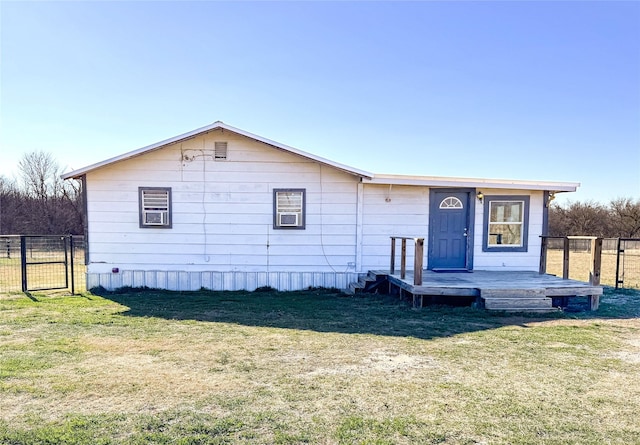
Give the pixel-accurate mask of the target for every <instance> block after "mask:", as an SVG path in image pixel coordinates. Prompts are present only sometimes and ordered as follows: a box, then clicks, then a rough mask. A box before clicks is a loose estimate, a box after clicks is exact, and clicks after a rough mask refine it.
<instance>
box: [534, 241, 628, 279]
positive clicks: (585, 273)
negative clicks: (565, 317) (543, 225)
mask: <svg viewBox="0 0 640 445" xmlns="http://www.w3.org/2000/svg"><path fill="white" fill-rule="evenodd" d="M564 242H565V238H563V237H549V238H548V240H547V263H546V265H547V273H548V274H551V275H556V276H558V277H562V271H563V264H564ZM591 248H592V242H591V240H590V239H574V238H569V277H568V278H570V279H572V280H579V281H589V271H590V270H591V265H592V257H591ZM600 284H603V285H606V286H612V287H624V288H634V289H640V239H623V238H621V239H619V238H605V239H603V240H602V256H601V271H600Z"/></svg>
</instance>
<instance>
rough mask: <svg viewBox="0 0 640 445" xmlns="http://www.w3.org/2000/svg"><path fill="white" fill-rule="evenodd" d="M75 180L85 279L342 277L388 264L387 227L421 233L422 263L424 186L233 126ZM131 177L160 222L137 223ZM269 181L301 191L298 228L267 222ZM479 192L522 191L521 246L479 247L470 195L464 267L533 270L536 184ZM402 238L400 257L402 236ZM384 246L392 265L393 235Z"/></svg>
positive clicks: (249, 283)
mask: <svg viewBox="0 0 640 445" xmlns="http://www.w3.org/2000/svg"><path fill="white" fill-rule="evenodd" d="M216 141H226V142H228V157H227V160H214V159H213V148H214V143H215V142H216ZM86 187H87V197H88V226H89V255H90V264H89V268H88V280H89V281H88V283H89V286H90V287H91V286H97V285H102V286H105V287H107V288H111V289H112V288H117V287H120V286H149V287H162V288H168V289H176V290H186V289H199V288H201V287H205V288H210V289H217V290H223V289H224V290H237V289H247V290H253V289H255V288H256V287H260V286H266V285H269V286H273V287H276V288H278V289H282V290H287V289H291V290H293V289H302V288H305V287H308V286H324V287H332V286H334V287H340V288H346V287H347V286H348V284H349V283H350V282H352V281H356V280H357V277H358V273H366V272H367V271H368V270H371V269H383V270H384V269H388V267H389V260H390V257H389V256H390V237H391V236H407V237H423V238H425V249H424V254H425V260H424V265H425V267H426V266H427V256H428V247H429V246H428V238H429V237H428V235H429V188H428V187H425V186H417V185H415V186H413V185H406V186H399V185H394V186H392V187H390V186H388V185H379V184H370V183H365V184H361V183H360V180H359V178H358V177H356V176H353V175H350V174H348V173H344V172H342V171H340V170H336V169H334V168H332V167H329V166H326V165H324V166H323V165H321V164H319V163H318V162H315V161H310V160H308V159H305V158H301V157H299V156H296V155H294V154H291V153H288V152H285V151H282V150H280V149H277V148H274V147H272V146H269V145H266V144H262V143H260V142H256V141H254V140H252V139H249V138H245V137H243V136H239V135H236V134H233V133H228V132H221V131H212V132H210V133H206V134H203V135H200V136H198V137H195V138H193V139H190V140H187V141H183V142H182V143H175V144H172V145H170V146H167V147H165V148H162V149H159V150H156V151H152V152H147V153H145V154H143V155H141V156H138V157H136V158H132V159H128V160H126V161H122V162H116V163H114V164H111V165H108V166H105V167H103V168H100V169H98V170H94V171H91V172H89V173H88V174H87V181H86ZM138 187H170V188H171V191H172V215H171V216H172V224H173V225H172V228H170V229H157V228H140V227H139V207H138ZM274 188H303V189H305V190H306V228H305V229H304V230H274V229H273V189H274ZM358 190H360V195H358ZM482 191H483V193H484V194H485V196H489V195H509V194H513V195H529V196H530V197H531V198H530V210H529V211H530V214H529V235H528V251H527V252H483V251H482V241H483V206H482V204H481V203H479V202H477V201H476V207H475V208H476V211H475V215H474V221H475V222H474V239H473V241H474V258H473V262H474V268H475V269H479V270H537V267H538V262H539V252H540V235H541V233H542V223H543V221H542V219H543V202H542V201H543V193H542V192H538V191H533V192H529V191H522V190H504V189H500V190H498V189H496V190H491V189H484V188H483V189H482ZM359 196H360V198H359ZM359 199H361V201H360V202H359V201H358V200H359ZM472 199H475V197H474V196H473V195H472ZM359 211H360V212H361V213H360V216H359V215H358V212H359ZM357 240H361V245H360V246H357V245H356V243H357ZM407 247H408V249H407V252H408V258H407V264H408V266H409V267H412V266H413V243H412V242H411V241H409V242H408V245H407ZM396 252H397V255H398V257H397V260H396V264H398V265H399V253H400V243H399V242H398V244H397V249H396ZM114 268H117V269H118V272H117V273H112V270H113V269H114Z"/></svg>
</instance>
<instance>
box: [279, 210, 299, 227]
mask: <svg viewBox="0 0 640 445" xmlns="http://www.w3.org/2000/svg"><path fill="white" fill-rule="evenodd" d="M298 217H299V214H298V213H280V214H279V215H278V225H279V226H280V227H298V226H299V225H300V224H299V223H298Z"/></svg>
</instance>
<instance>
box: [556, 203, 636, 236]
mask: <svg viewBox="0 0 640 445" xmlns="http://www.w3.org/2000/svg"><path fill="white" fill-rule="evenodd" d="M549 235H551V236H570V235H585V236H599V237H601V238H640V198H636V199H635V200H633V199H631V198H616V199H613V200H611V201H610V202H609V203H608V204H601V203H598V202H593V201H587V202H568V203H566V204H564V205H558V204H555V203H553V202H552V203H551V206H550V207H549Z"/></svg>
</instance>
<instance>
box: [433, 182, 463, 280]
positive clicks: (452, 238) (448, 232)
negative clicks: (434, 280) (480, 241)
mask: <svg viewBox="0 0 640 445" xmlns="http://www.w3.org/2000/svg"><path fill="white" fill-rule="evenodd" d="M469 195H470V193H469V192H467V191H455V190H453V191H446V190H432V191H431V194H430V201H431V205H430V209H429V210H430V217H429V257H428V264H427V267H428V269H467V268H471V265H470V264H469V261H468V251H469V248H470V246H469V244H468V243H469V242H470V241H471V230H470V229H471V227H470V226H471V224H470V218H469V215H470V211H469V207H470V206H469V204H470V203H469Z"/></svg>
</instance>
